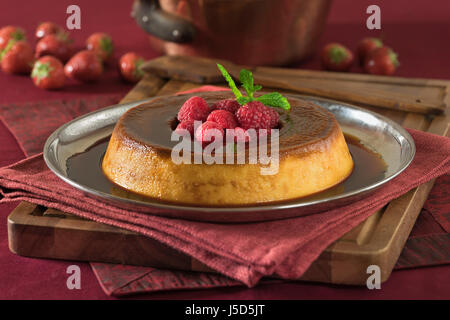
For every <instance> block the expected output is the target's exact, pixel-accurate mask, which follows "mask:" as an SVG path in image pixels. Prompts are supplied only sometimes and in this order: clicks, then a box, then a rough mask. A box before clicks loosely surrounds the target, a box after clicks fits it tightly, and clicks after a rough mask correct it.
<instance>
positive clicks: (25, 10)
mask: <svg viewBox="0 0 450 320" xmlns="http://www.w3.org/2000/svg"><path fill="white" fill-rule="evenodd" d="M76 3H77V4H78V5H79V6H80V7H81V27H82V28H81V30H75V31H71V34H72V36H73V38H74V39H75V42H76V44H77V46H78V47H82V46H83V44H84V40H85V39H86V38H87V36H88V35H89V34H91V33H93V32H97V31H103V32H107V33H109V34H111V35H112V36H113V38H114V41H115V44H116V55H117V56H119V55H120V54H123V53H125V52H126V51H136V52H138V53H140V54H142V55H144V56H145V57H146V58H152V57H155V56H156V53H155V52H152V50H151V49H150V47H149V46H148V42H147V38H146V35H145V33H144V32H143V31H141V30H140V29H139V28H138V27H137V26H136V24H135V22H134V21H133V20H132V19H131V17H130V9H131V4H132V1H131V0H127V1H124V0H122V1H115V2H112V1H106V0H101V1H100V0H97V1H93V0H79V1H77V2H76ZM70 4H73V1H67V0H58V1H57V0H53V1H50V0H40V1H27V2H18V1H10V0H3V1H1V3H0V26H3V25H8V24H13V25H19V26H22V27H23V28H25V30H26V31H27V35H28V38H29V39H30V40H31V41H32V42H33V41H34V39H33V38H34V36H33V33H34V28H35V27H36V25H37V24H38V23H39V22H42V21H47V20H51V21H54V22H56V23H59V24H61V25H65V19H66V17H67V15H66V8H67V6H68V5H70ZM371 4H377V5H379V6H380V7H381V21H382V30H381V32H380V31H377V30H374V31H371V30H367V29H366V27H365V19H366V17H367V15H366V13H365V10H366V8H367V6H368V5H371ZM380 34H382V36H383V38H384V40H385V43H386V44H387V45H389V46H391V47H392V48H393V49H394V50H395V51H396V52H398V53H399V59H400V62H401V66H400V68H399V69H398V72H397V75H399V76H405V77H427V78H443V79H450V59H449V56H450V41H449V39H450V2H449V1H448V0H435V1H425V0H396V1H392V0H385V1H380V0H370V1H368V0H356V1H355V0H335V1H334V3H333V5H332V8H331V12H330V16H329V21H328V25H327V27H326V30H325V32H324V34H323V36H322V38H321V45H323V44H325V43H327V42H331V41H333V42H334V41H336V42H341V43H343V44H345V45H347V46H349V48H351V49H355V48H356V45H357V42H358V41H359V40H360V39H361V38H362V37H365V36H378V35H380ZM296 67H303V68H309V69H318V68H320V65H319V61H318V59H317V56H316V57H314V58H312V59H310V60H309V61H306V62H304V63H303V64H302V65H299V66H296ZM353 71H354V72H361V70H360V69H359V68H358V67H354V69H353ZM131 88H132V85H129V84H125V83H123V82H122V81H121V80H120V79H119V78H118V76H117V72H116V70H115V68H110V70H109V71H107V72H106V73H105V74H104V76H103V78H102V80H101V81H100V82H99V83H98V84H94V85H92V84H91V85H76V84H72V83H71V84H70V86H68V87H67V88H65V89H64V90H63V91H56V92H47V91H43V90H40V89H38V88H36V87H34V86H33V84H32V83H31V81H30V79H29V78H28V77H23V76H7V75H4V74H2V73H0V103H15V102H25V101H38V100H54V99H71V98H80V97H89V96H92V95H108V94H113V93H114V94H115V93H123V94H125V93H126V92H127V91H129V90H130V89H131ZM21 158H23V154H22V152H21V151H20V149H19V147H18V145H17V143H16V142H15V140H14V138H13V137H12V135H11V134H10V133H9V132H8V131H7V129H6V128H5V127H4V126H3V124H0V166H3V165H7V164H10V163H12V162H14V161H17V160H19V159H21ZM14 207H15V204H2V205H0V216H1V217H2V221H3V222H2V223H0V298H6V299H19V298H22V299H37V298H40V299H48V298H50V299H96V298H100V299H102V298H107V296H106V295H105V294H104V293H103V291H102V290H101V288H100V286H99V285H98V282H97V280H96V279H95V277H94V275H93V273H92V271H91V269H90V267H89V265H88V264H86V263H78V262H72V263H69V262H63V261H48V260H38V259H29V258H23V257H18V256H15V255H14V254H12V253H10V252H9V249H8V241H7V230H6V216H7V214H8V213H9V212H10V211H11V210H12V209H13V208H14ZM73 263H75V264H77V265H79V266H80V267H81V270H82V280H81V283H82V289H81V290H73V291H70V290H67V288H66V279H67V274H66V273H65V271H66V268H67V266H68V265H70V264H73ZM449 274H450V266H440V267H430V268H421V269H410V270H402V271H395V272H394V273H393V274H392V276H391V278H390V279H389V281H388V282H386V283H384V284H383V285H382V290H372V291H370V290H367V289H366V288H359V287H343V286H330V285H322V284H305V283H283V284H275V285H261V286H258V287H256V288H253V289H246V288H224V289H214V290H198V291H184V292H162V293H155V294H151V295H147V296H141V297H149V298H154V299H158V298H186V299H197V298H198V299H205V298H215V299H314V298H334V299H344V298H354V299H358V298H376V299H389V298H402V299H414V298H422V299H423V298H424V299H427V298H450V283H449V281H448V279H449V278H448V275H449Z"/></svg>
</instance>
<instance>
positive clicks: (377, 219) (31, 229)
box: [8, 60, 450, 285]
mask: <svg viewBox="0 0 450 320" xmlns="http://www.w3.org/2000/svg"><path fill="white" fill-rule="evenodd" d="M160 61H161V60H160ZM190 61H191V60H190ZM184 63H186V62H184ZM151 64H154V62H151ZM180 65H181V66H183V63H180ZM268 69H269V71H270V72H268V73H266V77H269V73H270V74H271V76H270V77H269V78H267V79H268V80H267V81H269V80H270V83H271V84H272V86H273V87H274V88H275V89H277V90H278V91H286V90H287V91H296V92H302V90H303V89H302V88H303V87H305V86H307V84H305V83H306V82H307V81H308V80H307V79H303V80H302V84H303V86H302V87H295V85H294V84H293V83H290V84H289V86H290V87H289V88H286V86H285V83H284V82H283V81H281V80H280V79H286V78H283V77H284V76H285V75H286V74H290V77H296V72H297V73H298V74H297V76H298V77H300V76H302V75H304V74H305V73H308V72H309V71H302V70H297V71H295V70H285V69H273V68H268ZM277 70H278V71H279V73H277ZM311 72H312V71H311ZM189 74H191V75H192V70H191V71H190V73H189ZM332 75H333V77H335V76H338V77H340V78H343V77H344V78H345V76H348V77H349V78H350V79H352V78H353V77H355V75H343V74H339V75H334V74H332ZM161 76H164V78H163V77H161ZM356 76H359V75H356ZM174 77H175V78H176V79H171V78H170V74H169V73H167V74H161V72H159V71H158V72H156V73H153V74H147V75H146V76H145V78H144V79H143V80H141V81H140V82H139V83H138V84H137V85H136V86H135V88H134V89H133V90H131V91H130V93H129V94H128V95H127V96H126V97H125V98H124V99H123V100H122V102H130V101H135V100H141V99H145V98H148V97H152V96H155V95H165V94H172V93H175V92H179V91H184V90H188V89H192V88H195V87H198V86H200V85H201V84H200V83H205V82H206V83H207V82H208V81H207V80H208V79H206V78H205V77H204V76H203V75H201V74H200V75H199V76H198V78H199V79H201V81H197V83H194V82H192V81H186V80H185V78H183V77H180V76H179V75H176V76H174ZM314 77H316V78H317V77H323V78H327V79H328V78H330V74H329V73H326V72H314ZM364 77H368V78H367V81H364V80H361V81H363V82H364V83H365V85H366V86H370V83H373V82H380V81H384V80H383V79H382V78H386V77H381V78H379V77H375V78H374V77H371V76H364ZM177 79H182V80H177ZM387 80H388V81H385V82H383V83H384V84H385V85H386V86H388V87H389V89H388V91H389V92H395V91H396V90H397V89H398V88H400V87H403V86H408V85H412V86H416V87H420V88H421V90H422V91H421V92H425V91H427V90H428V88H429V86H430V87H431V88H432V89H431V91H433V90H435V88H436V87H439V88H441V89H440V90H442V92H441V94H442V95H441V96H440V99H441V104H440V105H439V106H435V105H431V108H433V109H436V110H441V109H442V106H443V105H444V106H445V105H448V103H449V101H448V96H447V95H446V92H448V90H449V88H450V82H446V81H436V80H420V81H419V80H417V79H413V80H409V79H403V78H397V80H396V81H394V82H392V81H391V79H387ZM216 81H217V80H214V82H216ZM334 81H336V80H334ZM349 81H350V80H349ZM256 83H258V82H256ZM267 83H268V82H267ZM277 83H278V84H277ZM222 85H224V84H222ZM293 86H294V89H295V90H292V87H293ZM266 88H267V87H266ZM442 88H443V89H442ZM399 90H400V89H399ZM360 105H361V104H360ZM363 105H365V106H366V107H367V108H369V109H371V110H373V111H376V112H379V113H381V114H384V115H385V116H388V117H389V118H391V119H393V120H394V121H396V122H398V123H400V124H402V125H403V126H405V127H409V128H414V129H418V130H423V131H428V132H432V133H435V134H438V135H448V132H449V126H450V118H449V117H448V116H447V114H446V113H444V114H442V115H440V116H430V115H429V114H426V113H424V111H423V109H422V108H423V106H421V107H420V108H419V109H420V110H419V109H418V108H415V109H413V110H414V111H419V112H420V113H417V112H405V111H402V110H399V108H395V110H393V109H389V108H388V107H387V106H386V105H382V106H381V107H375V106H374V105H376V104H374V103H372V104H370V105H369V104H363ZM436 110H432V113H435V112H436ZM447 112H448V111H447ZM433 183H434V181H430V182H428V183H426V184H423V185H421V186H419V187H418V188H415V189H414V190H411V191H410V192H408V193H407V194H405V195H403V196H401V197H400V198H398V199H395V200H393V201H391V202H390V203H389V204H388V205H386V206H385V207H384V208H383V209H382V210H379V211H378V212H376V213H375V214H373V215H372V216H371V217H369V218H368V219H367V220H366V221H364V222H362V223H361V224H360V225H358V226H357V227H355V228H354V229H353V230H351V231H350V232H348V233H347V234H345V235H344V236H342V237H341V238H340V239H339V240H337V241H336V242H334V243H333V244H332V245H330V246H329V247H328V248H327V249H326V250H325V251H324V252H323V253H322V254H321V255H320V257H319V258H318V259H317V260H316V261H315V262H314V263H313V264H312V265H311V267H310V268H309V269H308V271H307V272H306V273H305V274H304V275H303V276H302V277H301V278H300V279H299V280H308V281H319V282H326V283H336V284H356V285H365V283H366V280H367V276H368V275H367V272H366V270H367V267H368V266H369V265H373V264H375V265H378V266H380V269H381V274H382V281H386V280H387V279H388V277H389V275H390V273H391V271H392V269H393V267H394V265H395V263H396V261H397V259H398V257H399V255H400V252H401V250H402V248H403V246H404V244H405V242H406V240H407V238H408V235H409V233H410V231H411V229H412V227H413V225H414V222H415V220H416V218H417V216H418V214H419V212H420V210H421V208H422V206H423V204H424V202H425V200H426V198H427V196H428V193H429V192H430V190H431V188H432V186H433ZM8 236H9V247H10V250H11V251H12V252H14V253H16V254H19V255H23V256H28V257H37V258H51V259H65V260H80V261H95V262H108V263H122V264H131V265H139V266H151V267H158V268H169V269H170V268H171V269H179V270H180V269H181V270H191V271H206V272H214V271H213V270H211V269H209V268H208V267H206V266H205V265H203V264H202V263H200V262H199V261H197V260H196V259H193V258H191V257H189V256H187V255H184V254H182V253H180V252H178V251H176V250H174V249H171V248H169V247H167V246H165V245H164V244H161V243H159V242H157V241H155V240H152V239H150V238H148V237H145V236H143V235H140V234H138V233H135V232H130V231H127V230H123V229H119V228H116V227H111V226H108V225H104V224H100V223H97V222H93V221H89V220H84V219H81V218H79V217H77V216H74V215H70V214H67V213H64V212H61V211H58V210H54V209H49V208H45V207H41V206H37V205H34V204H31V203H28V202H22V203H21V204H20V205H19V206H18V207H17V208H16V209H15V210H14V211H13V212H12V213H11V214H10V215H9V217H8Z"/></svg>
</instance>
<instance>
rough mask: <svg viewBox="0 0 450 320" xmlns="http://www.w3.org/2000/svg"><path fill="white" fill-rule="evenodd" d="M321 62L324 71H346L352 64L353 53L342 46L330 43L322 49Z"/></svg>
mask: <svg viewBox="0 0 450 320" xmlns="http://www.w3.org/2000/svg"><path fill="white" fill-rule="evenodd" d="M321 61H322V65H323V67H324V68H325V69H326V70H331V71H348V70H349V69H350V67H351V66H352V63H353V53H352V52H351V51H350V50H349V49H348V48H347V47H345V46H343V45H342V44H339V43H330V44H327V45H326V46H325V47H324V48H323V49H322V53H321Z"/></svg>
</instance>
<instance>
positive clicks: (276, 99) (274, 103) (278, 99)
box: [256, 92, 291, 110]
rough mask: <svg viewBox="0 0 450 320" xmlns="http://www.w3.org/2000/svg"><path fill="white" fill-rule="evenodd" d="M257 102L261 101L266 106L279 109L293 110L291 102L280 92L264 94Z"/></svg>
mask: <svg viewBox="0 0 450 320" xmlns="http://www.w3.org/2000/svg"><path fill="white" fill-rule="evenodd" d="M256 101H259V102H261V103H262V104H265V105H266V106H270V107H279V108H282V109H284V110H289V109H290V108H291V105H290V104H289V101H288V100H287V99H286V98H285V97H283V96H282V95H281V94H280V93H278V92H271V93H267V94H264V95H262V96H260V97H258V98H256Z"/></svg>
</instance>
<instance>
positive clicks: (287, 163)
mask: <svg viewBox="0 0 450 320" xmlns="http://www.w3.org/2000/svg"><path fill="white" fill-rule="evenodd" d="M192 96H199V97H201V98H203V99H204V100H205V101H206V102H207V103H208V104H209V105H213V104H215V103H216V102H217V101H221V100H225V99H232V98H233V94H232V93H231V92H207V93H197V94H194V95H192V94H191V95H178V96H167V97H160V98H156V99H154V100H152V101H151V102H148V103H145V104H142V105H139V106H137V107H135V108H133V109H131V110H129V111H128V112H126V113H125V114H124V115H123V116H122V117H121V118H120V120H119V121H118V123H117V124H116V127H115V129H114V132H113V134H112V136H111V139H110V142H109V145H108V148H107V151H106V154H105V156H104V159H103V162H102V169H103V172H104V174H105V175H106V176H107V177H108V178H109V180H111V181H112V182H114V183H115V184H116V185H118V186H120V187H122V188H124V189H126V190H128V191H132V192H134V193H137V194H139V195H144V196H148V197H152V198H157V199H161V200H165V201H173V202H180V203H186V204H195V205H210V206H223V205H246V204H254V203H262V202H268V201H281V200H287V199H293V198H298V197H303V196H307V195H310V194H313V193H317V192H320V191H322V190H325V189H328V188H330V187H332V186H334V185H336V184H338V183H340V182H341V181H343V180H344V179H346V178H347V177H348V176H349V175H350V173H351V172H352V169H353V160H352V158H351V155H350V153H349V151H348V147H347V144H346V142H345V139H344V136H343V134H342V131H341V129H340V127H339V125H338V123H337V121H336V119H335V118H334V117H333V115H332V114H331V113H330V112H328V111H327V110H325V109H323V108H322V107H320V106H317V105H315V104H313V103H310V102H307V101H304V100H300V99H296V98H289V99H288V100H289V103H290V105H291V109H290V111H280V112H279V114H280V116H279V123H278V128H279V129H280V131H279V133H280V136H279V168H278V173H277V174H274V175H262V174H261V172H260V167H261V166H262V165H260V164H249V163H245V164H211V165H209V164H205V163H202V164H194V163H191V164H175V163H174V162H173V161H172V159H171V150H172V148H173V147H174V146H175V145H176V144H177V143H178V141H171V138H170V137H171V134H172V131H173V130H174V129H175V127H176V126H177V124H178V120H177V119H176V115H177V113H178V111H179V109H180V106H182V105H183V103H184V102H185V101H186V100H188V99H189V98H190V97H192Z"/></svg>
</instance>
